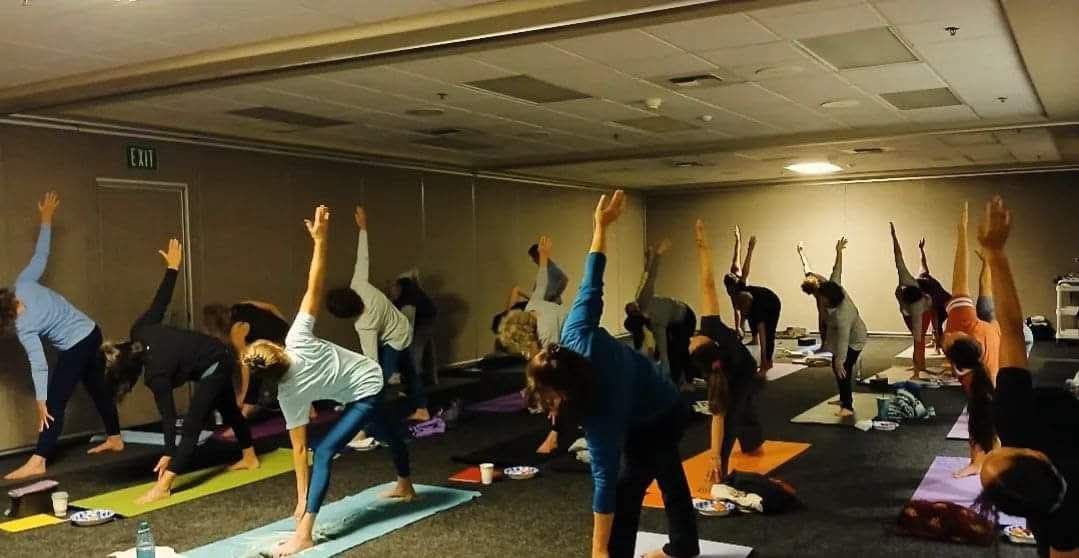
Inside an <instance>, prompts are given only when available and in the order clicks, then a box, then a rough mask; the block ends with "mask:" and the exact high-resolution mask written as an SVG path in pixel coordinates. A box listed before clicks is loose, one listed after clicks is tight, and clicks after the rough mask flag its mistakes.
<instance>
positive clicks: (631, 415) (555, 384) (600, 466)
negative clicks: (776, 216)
mask: <svg viewBox="0 0 1079 558" xmlns="http://www.w3.org/2000/svg"><path fill="white" fill-rule="evenodd" d="M624 209H625V195H624V194H623V192H622V191H621V190H619V191H617V192H615V193H614V195H613V196H610V197H608V196H606V195H604V196H603V197H601V198H600V200H599V205H598V206H597V207H596V211H595V214H594V229H593V233H592V246H591V249H590V251H589V254H588V258H587V260H586V262H585V271H584V277H583V278H582V280H581V287H580V290H579V291H578V292H577V298H576V300H574V302H573V307H572V309H571V310H570V314H569V317H568V318H567V319H566V324H565V327H564V328H563V331H562V344H561V345H551V346H548V347H546V348H544V350H542V351H540V352H539V353H538V354H536V355H535V356H533V357H532V359H531V360H530V361H529V362H528V366H527V367H526V377H527V380H528V387H529V390H530V391H531V392H532V394H533V395H534V396H535V398H536V399H537V400H539V401H540V402H541V405H542V406H543V408H544V409H545V410H547V411H548V412H550V413H554V414H556V415H558V416H559V417H560V420H561V417H564V416H569V417H579V418H580V419H581V424H582V425H583V426H584V430H585V438H586V439H587V440H588V448H589V451H590V452H591V456H592V464H591V465H592V486H593V497H592V511H593V527H592V554H591V555H592V556H593V558H605V557H608V556H610V557H612V558H630V557H631V556H634V546H635V545H636V539H637V527H638V523H639V521H640V516H641V504H642V500H643V499H644V494H645V491H646V490H647V488H648V485H649V484H651V482H652V480H653V479H654V480H656V481H657V482H658V483H659V487H660V489H661V490H662V491H663V501H664V509H665V511H666V514H667V528H668V533H670V535H669V537H670V542H669V544H667V545H666V546H664V547H663V549H662V550H660V549H657V550H654V551H652V552H650V553H648V554H646V556H648V557H650V558H659V557H663V556H671V557H674V558H688V557H690V556H697V555H698V554H699V553H700V547H699V542H698V539H697V522H696V511H695V510H694V509H693V501H692V498H691V496H690V492H689V484H688V483H687V482H686V475H685V471H683V469H682V460H681V458H680V456H679V454H678V441H679V439H681V437H682V433H683V432H684V429H685V425H686V422H687V421H688V414H689V409H688V408H687V407H686V406H685V405H684V404H682V402H681V398H680V397H679V393H678V388H677V387H675V385H674V383H673V382H671V380H670V378H669V377H667V376H666V375H664V374H661V373H660V372H659V371H658V370H657V369H656V367H655V366H654V365H653V364H652V363H651V362H650V361H649V360H648V359H647V358H645V357H644V356H642V355H641V354H640V353H638V352H637V351H635V350H633V348H631V347H629V346H628V345H626V344H624V343H622V342H621V341H618V340H617V339H615V338H614V337H613V336H612V335H611V334H610V333H608V332H607V331H606V330H604V329H603V328H601V327H600V325H599V322H600V316H601V315H602V313H603V272H604V269H605V268H606V265H607V256H606V254H605V252H606V251H607V229H608V228H609V227H610V226H611V224H612V223H614V222H615V221H616V220H617V219H618V217H619V216H620V215H621V214H622V211H623V210H624Z"/></svg>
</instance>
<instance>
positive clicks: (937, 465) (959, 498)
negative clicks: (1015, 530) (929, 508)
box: [910, 456, 1027, 527]
mask: <svg viewBox="0 0 1079 558" xmlns="http://www.w3.org/2000/svg"><path fill="white" fill-rule="evenodd" d="M969 462H970V459H968V458H966V457H942V456H938V457H936V458H934V459H933V464H932V465H930V466H929V471H927V472H926V473H925V477H924V478H923V479H922V483H921V484H919V485H918V490H915V491H914V495H913V496H911V497H910V499H911V500H928V501H930V502H952V503H954V504H959V505H960V506H966V507H970V506H972V505H973V504H974V499H975V498H977V497H978V494H980V493H981V491H982V482H981V480H979V478H978V475H974V476H971V477H963V478H961V479H957V478H953V477H952V471H956V470H958V469H962V468H963V467H965V466H966V465H967V463H969ZM998 521H999V523H1000V524H1001V525H1019V526H1021V527H1026V526H1027V520H1026V519H1023V518H1022V517H1012V516H1010V515H1004V514H1001V515H1000V518H999V519H998Z"/></svg>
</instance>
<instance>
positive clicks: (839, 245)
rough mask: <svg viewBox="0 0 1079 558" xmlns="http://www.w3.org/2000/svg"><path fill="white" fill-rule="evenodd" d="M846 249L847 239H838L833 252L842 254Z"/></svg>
mask: <svg viewBox="0 0 1079 558" xmlns="http://www.w3.org/2000/svg"><path fill="white" fill-rule="evenodd" d="M846 249H847V237H845V236H844V237H840V239H839V241H838V242H836V243H835V251H836V252H842V251H843V250H846Z"/></svg>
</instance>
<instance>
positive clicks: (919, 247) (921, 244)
mask: <svg viewBox="0 0 1079 558" xmlns="http://www.w3.org/2000/svg"><path fill="white" fill-rule="evenodd" d="M918 249H920V250H925V239H924V238H923V239H921V240H919V241H918Z"/></svg>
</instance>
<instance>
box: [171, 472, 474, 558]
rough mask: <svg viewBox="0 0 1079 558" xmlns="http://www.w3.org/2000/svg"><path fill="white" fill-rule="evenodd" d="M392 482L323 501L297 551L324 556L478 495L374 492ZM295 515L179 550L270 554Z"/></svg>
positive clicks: (197, 557)
mask: <svg viewBox="0 0 1079 558" xmlns="http://www.w3.org/2000/svg"><path fill="white" fill-rule="evenodd" d="M392 487H393V483H386V484H383V485H379V486H375V487H372V488H368V489H367V490H364V491H363V492H360V493H359V494H354V495H352V496H349V497H347V498H343V499H341V500H338V501H336V502H333V503H331V504H326V505H324V506H322V509H321V510H320V511H319V514H318V520H317V521H316V522H315V544H316V546H315V547H314V548H312V549H310V550H307V551H306V552H304V553H303V554H302V556H303V557H304V558H328V557H330V556H336V555H338V554H340V553H342V552H345V551H346V550H348V549H350V548H353V547H355V546H358V545H361V544H363V543H365V542H367V541H369V540H371V539H375V538H378V537H381V536H382V535H385V534H386V533H389V532H390V531H394V530H397V529H400V528H401V527H404V526H406V525H409V524H411V523H415V522H416V521H419V520H421V519H423V518H425V517H428V516H431V515H434V514H436V513H438V512H441V511H446V510H448V509H450V508H453V507H456V506H459V505H461V504H464V503H466V502H468V501H470V500H472V499H473V498H476V497H477V496H479V495H480V493H479V492H475V491H471V490H457V489H455V488H443V487H440V486H427V485H423V484H418V485H416V493H417V494H418V495H419V498H416V499H415V500H413V501H411V502H394V501H392V500H384V499H382V498H380V497H379V494H381V493H383V492H385V491H387V490H389V489H390V488H392ZM295 526H296V522H295V520H293V519H291V518H289V519H282V520H281V521H277V522H274V523H271V524H269V525H266V526H263V527H259V528H257V529H252V530H250V531H248V532H246V533H241V534H239V535H236V536H233V537H229V538H227V539H224V540H221V541H218V542H215V543H210V544H208V545H206V546H201V547H199V548H196V549H194V550H189V551H187V552H184V553H183V555H184V556H185V557H186V558H221V557H222V556H230V557H233V558H256V557H259V556H269V555H270V551H271V550H272V549H273V547H274V545H275V544H277V542H278V541H282V540H285V539H286V538H288V537H289V536H290V535H291V534H292V531H293V530H294V528H295Z"/></svg>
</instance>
